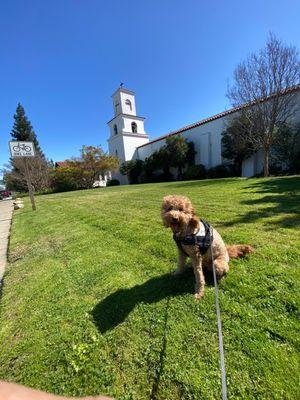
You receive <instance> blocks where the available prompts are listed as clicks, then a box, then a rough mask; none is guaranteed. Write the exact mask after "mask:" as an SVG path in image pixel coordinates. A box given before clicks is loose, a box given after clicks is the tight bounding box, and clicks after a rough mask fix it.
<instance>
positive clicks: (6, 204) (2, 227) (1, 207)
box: [0, 200, 14, 285]
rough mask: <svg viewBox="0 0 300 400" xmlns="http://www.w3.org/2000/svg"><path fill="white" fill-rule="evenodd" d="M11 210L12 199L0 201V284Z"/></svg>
mask: <svg viewBox="0 0 300 400" xmlns="http://www.w3.org/2000/svg"><path fill="white" fill-rule="evenodd" d="M13 210H14V207H13V201H12V200H2V201H0V285H1V281H2V278H3V275H4V271H5V265H6V259H7V246H8V238H9V232H10V224H11V219H12V213H13Z"/></svg>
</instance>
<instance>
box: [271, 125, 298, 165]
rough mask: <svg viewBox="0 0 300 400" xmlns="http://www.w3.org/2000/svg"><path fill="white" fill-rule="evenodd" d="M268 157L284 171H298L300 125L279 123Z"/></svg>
mask: <svg viewBox="0 0 300 400" xmlns="http://www.w3.org/2000/svg"><path fill="white" fill-rule="evenodd" d="M270 157H271V160H272V162H273V163H274V164H275V165H278V166H280V167H281V169H282V170H284V171H287V172H289V173H298V172H299V171H300V125H291V124H280V125H279V126H278V127H277V139H276V142H275V144H274V146H273V147H272V151H271V154H270Z"/></svg>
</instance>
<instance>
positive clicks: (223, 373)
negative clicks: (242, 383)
mask: <svg viewBox="0 0 300 400" xmlns="http://www.w3.org/2000/svg"><path fill="white" fill-rule="evenodd" d="M210 254H211V263H212V270H213V276H214V286H215V293H216V314H217V323H218V338H219V352H220V369H221V382H222V400H227V385H226V370H225V359H224V345H223V334H222V323H221V313H220V304H219V290H218V282H217V275H216V269H215V264H214V258H213V250H212V243H211V245H210Z"/></svg>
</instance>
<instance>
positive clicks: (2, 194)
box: [0, 190, 11, 200]
mask: <svg viewBox="0 0 300 400" xmlns="http://www.w3.org/2000/svg"><path fill="white" fill-rule="evenodd" d="M8 197H11V192H9V191H8V190H0V200H5V199H7V198H8Z"/></svg>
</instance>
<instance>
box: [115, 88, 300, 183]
mask: <svg viewBox="0 0 300 400" xmlns="http://www.w3.org/2000/svg"><path fill="white" fill-rule="evenodd" d="M291 91H297V93H298V95H297V98H298V99H299V101H300V85H297V86H295V87H293V88H291ZM112 101H113V108H114V117H113V118H112V119H111V120H110V121H109V122H108V125H109V128H110V137H109V139H108V147H109V154H110V155H113V156H117V157H118V158H119V160H120V165H121V164H122V163H123V162H124V161H128V160H133V159H140V160H145V159H146V158H147V157H149V156H150V155H151V154H152V153H154V152H155V151H156V150H158V149H159V148H160V147H162V146H163V145H164V144H165V140H166V138H167V137H170V136H173V135H179V134H180V135H181V136H182V137H184V138H186V139H187V140H188V141H191V142H193V143H194V147H195V151H196V155H195V164H203V165H204V166H205V167H206V168H207V169H208V168H211V167H214V166H217V165H220V164H222V161H223V160H222V154H221V134H222V132H223V131H224V129H226V127H227V126H228V123H229V122H230V120H231V119H232V118H234V117H235V116H236V113H238V112H239V111H240V110H241V109H242V108H244V107H247V105H241V106H239V107H235V108H232V109H230V110H227V111H224V112H222V113H219V114H216V115H214V116H212V117H209V118H206V119H203V120H201V121H198V122H195V123H193V124H191V125H188V126H185V127H182V128H180V129H177V130H175V131H173V132H170V133H168V134H167V135H165V136H162V137H159V138H157V139H153V140H151V141H149V136H148V135H147V133H146V132H145V129H144V120H145V118H144V117H141V116H138V115H137V111H136V105H135V93H134V92H132V91H131V90H128V89H126V88H124V87H122V86H120V87H119V88H118V89H117V90H116V91H115V93H114V94H113V95H112ZM298 116H299V115H298ZM299 120H300V116H299ZM262 169H263V157H262V154H260V152H258V153H257V154H255V155H253V156H252V157H251V158H249V159H248V160H246V161H244V163H243V166H242V175H243V176H245V177H250V176H253V175H255V174H257V173H260V172H261V171H262ZM113 177H114V178H116V179H118V180H119V181H120V183H121V184H127V183H128V180H127V177H126V176H123V175H121V174H120V173H116V174H114V176H113Z"/></svg>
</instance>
